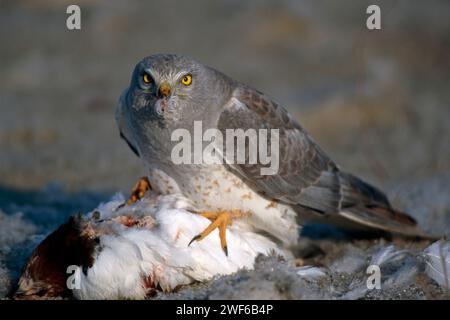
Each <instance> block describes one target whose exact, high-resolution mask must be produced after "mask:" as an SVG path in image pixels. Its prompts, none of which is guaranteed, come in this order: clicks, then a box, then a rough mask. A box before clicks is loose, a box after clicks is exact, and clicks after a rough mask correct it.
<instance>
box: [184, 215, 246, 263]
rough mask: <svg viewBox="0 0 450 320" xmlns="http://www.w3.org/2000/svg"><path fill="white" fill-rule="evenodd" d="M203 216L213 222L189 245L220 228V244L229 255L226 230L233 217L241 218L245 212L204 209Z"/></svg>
mask: <svg viewBox="0 0 450 320" xmlns="http://www.w3.org/2000/svg"><path fill="white" fill-rule="evenodd" d="M200 215H201V216H203V217H205V218H207V219H209V220H211V224H210V225H209V226H208V227H207V228H206V229H205V230H203V232H202V233H200V234H198V235H196V236H195V237H194V238H192V240H191V241H190V242H189V245H190V244H191V243H192V242H194V241H200V240H203V239H204V238H206V237H207V236H208V235H209V234H210V233H211V232H212V231H214V230H215V229H216V228H218V229H219V237H220V245H221V247H222V250H223V251H224V252H225V254H226V255H227V256H228V247H227V238H226V231H227V226H229V225H231V224H232V223H233V219H236V218H240V217H242V216H244V213H243V212H242V211H240V210H231V211H203V212H201V213H200Z"/></svg>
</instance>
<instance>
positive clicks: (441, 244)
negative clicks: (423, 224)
mask: <svg viewBox="0 0 450 320" xmlns="http://www.w3.org/2000/svg"><path fill="white" fill-rule="evenodd" d="M425 255H426V263H427V267H426V273H427V275H428V276H429V277H430V278H432V279H433V280H434V281H436V282H437V283H439V284H440V285H441V286H443V287H445V288H447V289H448V288H449V283H450V242H449V241H443V240H441V241H436V242H434V243H433V244H432V245H430V246H429V247H428V248H427V249H425Z"/></svg>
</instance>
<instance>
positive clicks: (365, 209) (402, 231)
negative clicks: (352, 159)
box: [339, 172, 440, 239]
mask: <svg viewBox="0 0 450 320" xmlns="http://www.w3.org/2000/svg"><path fill="white" fill-rule="evenodd" d="M340 182H341V195H342V200H341V208H340V211H339V215H340V216H341V217H344V218H346V219H348V220H350V221H352V222H355V223H357V224H360V225H363V226H367V227H369V228H374V229H378V230H382V231H387V232H389V233H393V234H398V235H403V236H407V237H417V238H424V239H439V238H440V237H438V236H433V235H429V234H426V233H424V232H422V231H421V230H419V229H418V228H417V222H416V220H415V219H414V218H412V217H411V216H409V215H408V214H406V213H404V212H401V211H398V210H396V209H394V208H392V206H391V204H390V202H389V200H388V199H387V197H386V196H385V195H384V194H383V193H382V192H381V191H380V190H378V189H376V188H375V187H373V186H371V185H369V184H368V183H366V182H364V181H362V180H361V179H359V178H357V177H355V176H353V175H351V174H348V173H343V172H341V173H340Z"/></svg>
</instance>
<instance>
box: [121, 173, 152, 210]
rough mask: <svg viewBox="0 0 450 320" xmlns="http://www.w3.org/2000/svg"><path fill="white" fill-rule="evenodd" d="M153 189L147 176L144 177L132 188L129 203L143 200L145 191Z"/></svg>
mask: <svg viewBox="0 0 450 320" xmlns="http://www.w3.org/2000/svg"><path fill="white" fill-rule="evenodd" d="M150 189H151V186H150V181H149V180H148V178H147V177H142V178H140V179H139V180H138V182H136V184H135V185H134V187H133V189H131V195H130V197H129V198H128V200H127V205H130V204H133V203H135V202H136V201H138V200H141V199H142V198H143V197H144V195H145V193H146V192H147V191H148V190H150Z"/></svg>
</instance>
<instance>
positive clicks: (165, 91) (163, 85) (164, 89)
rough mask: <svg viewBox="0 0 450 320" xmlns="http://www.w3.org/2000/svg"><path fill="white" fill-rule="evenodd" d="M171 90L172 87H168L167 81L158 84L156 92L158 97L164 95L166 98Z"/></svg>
mask: <svg viewBox="0 0 450 320" xmlns="http://www.w3.org/2000/svg"><path fill="white" fill-rule="evenodd" d="M171 90H172V88H171V87H170V84H168V83H167V82H163V83H161V85H160V86H159V89H158V94H159V96H160V97H166V98H167V97H168V96H170V92H171Z"/></svg>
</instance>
